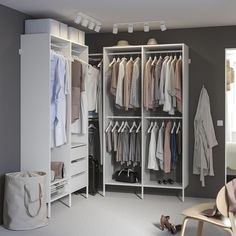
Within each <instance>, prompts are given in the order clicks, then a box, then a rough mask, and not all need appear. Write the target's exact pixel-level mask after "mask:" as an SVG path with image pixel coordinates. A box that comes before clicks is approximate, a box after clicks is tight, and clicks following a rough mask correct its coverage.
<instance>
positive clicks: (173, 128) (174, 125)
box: [170, 121, 176, 134]
mask: <svg viewBox="0 0 236 236" xmlns="http://www.w3.org/2000/svg"><path fill="white" fill-rule="evenodd" d="M175 127H176V122H175V121H174V124H173V127H172V129H171V132H170V133H171V134H173V133H174V130H175Z"/></svg>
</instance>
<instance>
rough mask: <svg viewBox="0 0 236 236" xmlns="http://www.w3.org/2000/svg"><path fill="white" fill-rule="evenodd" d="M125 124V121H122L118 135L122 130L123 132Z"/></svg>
mask: <svg viewBox="0 0 236 236" xmlns="http://www.w3.org/2000/svg"><path fill="white" fill-rule="evenodd" d="M124 124H125V122H124V121H122V122H121V125H120V128H119V129H118V133H120V132H121V130H122V127H123V126H124Z"/></svg>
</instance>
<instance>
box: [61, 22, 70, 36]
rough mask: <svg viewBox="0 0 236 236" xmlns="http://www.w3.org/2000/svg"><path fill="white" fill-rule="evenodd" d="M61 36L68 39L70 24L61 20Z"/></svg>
mask: <svg viewBox="0 0 236 236" xmlns="http://www.w3.org/2000/svg"><path fill="white" fill-rule="evenodd" d="M60 37H62V38H64V39H68V26H67V25H66V24H63V23H61V22H60Z"/></svg>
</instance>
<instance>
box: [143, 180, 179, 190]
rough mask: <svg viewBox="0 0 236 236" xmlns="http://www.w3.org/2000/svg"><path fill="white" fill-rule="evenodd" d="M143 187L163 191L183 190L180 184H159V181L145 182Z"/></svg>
mask: <svg viewBox="0 0 236 236" xmlns="http://www.w3.org/2000/svg"><path fill="white" fill-rule="evenodd" d="M143 187H148V188H162V189H183V186H182V185H181V184H180V183H173V184H158V183H157V181H151V180H150V181H145V182H144V184H143Z"/></svg>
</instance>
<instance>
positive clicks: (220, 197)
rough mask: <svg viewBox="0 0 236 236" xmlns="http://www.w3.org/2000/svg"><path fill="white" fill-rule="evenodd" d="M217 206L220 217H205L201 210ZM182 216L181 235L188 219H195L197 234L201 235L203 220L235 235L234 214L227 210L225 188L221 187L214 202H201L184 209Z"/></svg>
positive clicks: (182, 235)
mask: <svg viewBox="0 0 236 236" xmlns="http://www.w3.org/2000/svg"><path fill="white" fill-rule="evenodd" d="M215 204H216V206H217V209H218V210H219V212H220V213H221V214H222V216H221V217H220V218H213V217H206V216H204V215H203V214H201V212H202V211H203V210H206V209H211V208H213V207H214V206H215ZM182 214H183V215H184V216H185V217H184V221H183V226H182V230H181V236H184V235H185V229H186V225H187V222H188V220H190V219H192V220H197V221H198V228H197V234H196V235H197V236H202V231H203V224H204V222H206V223H210V224H213V225H216V226H218V227H221V228H223V229H224V230H226V231H227V232H229V233H230V234H231V235H232V236H236V225H235V215H233V213H231V212H229V210H228V203H227V199H226V188H225V187H223V188H222V189H221V190H220V191H219V193H218V194H217V198H216V203H215V202H211V203H203V204H199V205H197V206H194V207H191V208H189V209H186V210H185V211H183V213H182Z"/></svg>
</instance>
